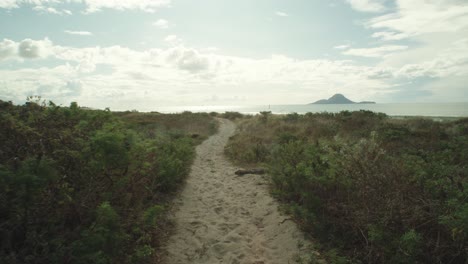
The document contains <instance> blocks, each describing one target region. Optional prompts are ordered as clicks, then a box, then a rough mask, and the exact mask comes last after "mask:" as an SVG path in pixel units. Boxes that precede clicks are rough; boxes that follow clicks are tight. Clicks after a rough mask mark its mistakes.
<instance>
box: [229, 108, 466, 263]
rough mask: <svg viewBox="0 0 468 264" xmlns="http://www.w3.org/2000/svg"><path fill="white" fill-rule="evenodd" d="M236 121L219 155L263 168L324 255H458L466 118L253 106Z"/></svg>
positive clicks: (426, 258)
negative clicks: (279, 111) (251, 113)
mask: <svg viewBox="0 0 468 264" xmlns="http://www.w3.org/2000/svg"><path fill="white" fill-rule="evenodd" d="M239 123H240V130H239V133H238V134H237V135H236V136H234V137H232V138H231V140H230V143H229V144H228V146H227V147H226V153H227V154H228V156H230V157H231V158H232V159H233V160H234V161H236V162H239V163H243V164H255V165H256V166H258V165H259V164H265V165H266V166H268V167H269V169H270V172H271V182H272V192H273V194H274V195H275V196H276V197H278V199H280V200H282V201H284V202H285V203H286V204H287V206H286V208H287V210H288V211H289V213H291V214H292V215H294V216H295V218H296V220H297V221H298V222H299V223H300V225H301V226H302V227H303V228H304V229H305V230H306V231H307V232H308V233H309V234H312V235H313V236H314V237H316V238H318V239H319V240H320V241H321V245H322V246H323V247H324V249H326V250H325V251H326V252H327V254H326V255H327V257H328V259H329V260H330V262H332V263H347V262H351V263H467V262H468V175H467V174H468V168H467V165H468V119H460V120H457V121H450V122H435V121H432V120H430V119H421V118H412V119H394V118H389V117H387V116H386V115H384V114H376V113H372V112H368V111H359V112H347V111H345V112H341V113H338V114H329V113H321V114H311V113H308V114H305V115H298V114H289V115H285V116H274V115H271V114H270V113H269V112H263V113H261V114H260V115H257V116H255V117H251V118H244V119H241V121H240V122H239ZM327 250H328V251H327Z"/></svg>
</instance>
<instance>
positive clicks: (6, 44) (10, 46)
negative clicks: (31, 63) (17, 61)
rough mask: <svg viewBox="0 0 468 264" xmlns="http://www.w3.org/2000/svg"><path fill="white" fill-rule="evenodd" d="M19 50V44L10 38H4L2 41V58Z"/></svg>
mask: <svg viewBox="0 0 468 264" xmlns="http://www.w3.org/2000/svg"><path fill="white" fill-rule="evenodd" d="M17 50H18V44H17V43H16V42H14V41H12V40H9V39H3V41H2V42H0V60H2V59H6V58H8V57H12V56H14V55H15V54H16V52H17Z"/></svg>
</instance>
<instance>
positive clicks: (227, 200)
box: [165, 119, 310, 264]
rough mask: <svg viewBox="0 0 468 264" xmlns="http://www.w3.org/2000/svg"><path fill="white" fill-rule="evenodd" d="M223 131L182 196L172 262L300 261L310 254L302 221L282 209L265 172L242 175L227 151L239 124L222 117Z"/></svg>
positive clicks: (206, 147) (205, 148) (206, 148)
mask: <svg viewBox="0 0 468 264" xmlns="http://www.w3.org/2000/svg"><path fill="white" fill-rule="evenodd" d="M219 122H220V129H219V132H218V134H216V135H214V136H212V137H210V138H209V139H207V140H206V141H205V142H203V143H202V144H201V145H200V146H198V147H197V158H196V160H195V162H194V164H193V166H192V171H191V174H190V176H189V177H188V179H187V185H186V186H185V188H184V190H183V191H182V193H181V195H180V197H179V198H178V199H176V201H175V205H174V210H173V215H172V217H173V219H174V221H175V234H173V236H172V237H171V238H170V239H169V241H168V243H167V246H166V251H167V256H166V261H165V262H166V263H167V264H179V263H246V264H247V263H248V264H254V263H256V264H261V263H264V264H270V263H271V264H273V263H278V264H286V263H296V262H297V261H298V260H299V259H300V256H301V255H304V254H305V253H310V250H307V247H309V243H308V242H307V241H305V240H304V238H303V235H302V233H301V232H300V231H299V230H298V229H297V227H296V225H295V224H294V223H293V222H292V221H290V220H287V216H284V215H282V214H280V213H279V212H278V208H277V204H276V201H275V200H273V198H271V197H270V195H269V193H268V190H267V185H266V182H265V180H264V179H262V176H259V175H244V176H241V177H239V176H236V175H235V174H234V172H235V171H236V169H238V168H236V167H235V166H234V165H232V164H231V163H230V162H229V161H227V160H226V158H225V157H224V155H223V148H224V146H225V145H226V142H227V141H228V138H229V137H230V136H232V135H233V134H234V131H235V125H234V124H233V123H232V122H231V121H228V120H225V119H220V121H219Z"/></svg>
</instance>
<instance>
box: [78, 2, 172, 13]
mask: <svg viewBox="0 0 468 264" xmlns="http://www.w3.org/2000/svg"><path fill="white" fill-rule="evenodd" d="M83 2H84V3H85V4H86V5H87V11H88V12H91V13H92V12H97V11H100V10H102V9H117V10H140V11H145V12H150V13H153V12H155V11H156V10H157V9H159V8H161V7H167V6H169V5H170V3H171V0H106V1H102V0H83Z"/></svg>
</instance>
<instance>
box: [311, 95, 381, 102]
mask: <svg viewBox="0 0 468 264" xmlns="http://www.w3.org/2000/svg"><path fill="white" fill-rule="evenodd" d="M310 104H375V102H371V101H362V102H353V101H351V100H349V99H348V98H346V97H345V96H344V95H342V94H335V95H333V96H332V97H330V98H328V99H322V100H318V101H316V102H314V103H310Z"/></svg>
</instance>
